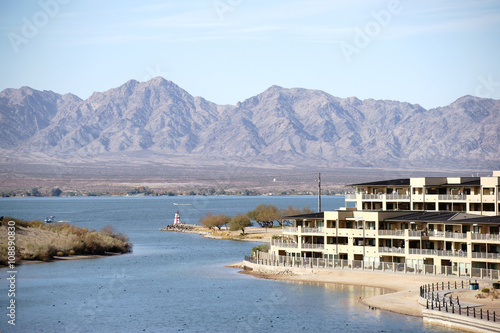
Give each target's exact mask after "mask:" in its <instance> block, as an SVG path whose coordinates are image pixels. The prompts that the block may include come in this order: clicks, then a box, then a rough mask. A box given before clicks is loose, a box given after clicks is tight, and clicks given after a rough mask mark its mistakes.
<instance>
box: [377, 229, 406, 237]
mask: <svg viewBox="0 0 500 333" xmlns="http://www.w3.org/2000/svg"><path fill="white" fill-rule="evenodd" d="M378 235H379V236H404V235H405V231H404V230H379V231H378Z"/></svg>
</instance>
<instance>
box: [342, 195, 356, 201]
mask: <svg viewBox="0 0 500 333" xmlns="http://www.w3.org/2000/svg"><path fill="white" fill-rule="evenodd" d="M356 199H357V195H356V194H346V195H345V200H346V201H356Z"/></svg>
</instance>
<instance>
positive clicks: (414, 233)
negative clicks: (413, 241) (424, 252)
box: [408, 230, 422, 237]
mask: <svg viewBox="0 0 500 333" xmlns="http://www.w3.org/2000/svg"><path fill="white" fill-rule="evenodd" d="M408 236H409V237H422V231H421V230H408Z"/></svg>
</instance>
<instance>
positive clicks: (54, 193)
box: [50, 187, 62, 197]
mask: <svg viewBox="0 0 500 333" xmlns="http://www.w3.org/2000/svg"><path fill="white" fill-rule="evenodd" d="M61 193H62V190H61V189H60V188H59V187H57V188H54V189H52V191H51V192H50V195H52V196H53V197H58V196H60V195H61Z"/></svg>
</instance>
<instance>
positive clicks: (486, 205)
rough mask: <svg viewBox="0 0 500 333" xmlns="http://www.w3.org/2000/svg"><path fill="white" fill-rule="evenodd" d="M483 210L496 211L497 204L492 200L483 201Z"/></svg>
mask: <svg viewBox="0 0 500 333" xmlns="http://www.w3.org/2000/svg"><path fill="white" fill-rule="evenodd" d="M483 211H485V212H494V211H495V204H494V203H492V202H488V203H483Z"/></svg>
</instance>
